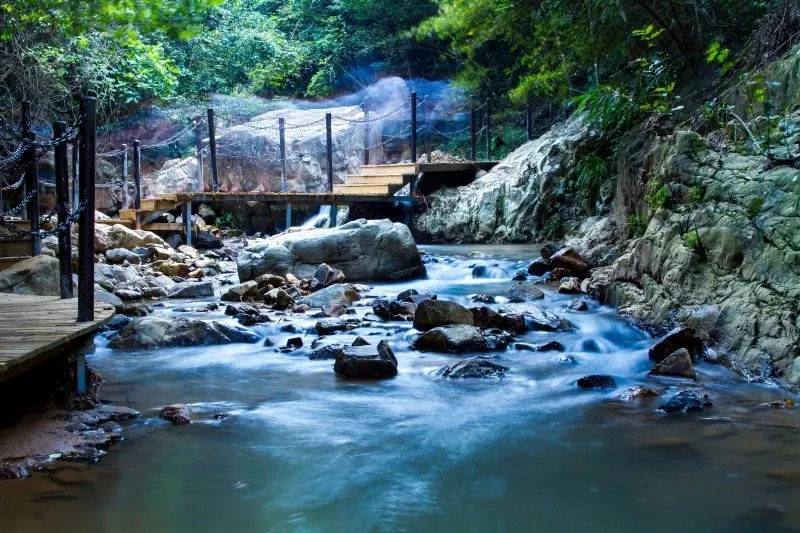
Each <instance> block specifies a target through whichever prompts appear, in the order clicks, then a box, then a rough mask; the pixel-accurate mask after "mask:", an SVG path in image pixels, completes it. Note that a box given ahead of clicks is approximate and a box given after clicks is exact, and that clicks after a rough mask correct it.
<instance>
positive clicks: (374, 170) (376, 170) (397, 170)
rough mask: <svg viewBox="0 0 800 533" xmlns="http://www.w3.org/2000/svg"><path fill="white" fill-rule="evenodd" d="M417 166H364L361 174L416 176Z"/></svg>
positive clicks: (409, 164) (403, 164)
mask: <svg viewBox="0 0 800 533" xmlns="http://www.w3.org/2000/svg"><path fill="white" fill-rule="evenodd" d="M415 172H416V165H414V164H413V163H396V164H393V165H362V166H361V174H362V175H364V174H373V175H375V174H379V175H382V176H385V175H387V174H388V175H390V176H391V175H392V174H414V173H415Z"/></svg>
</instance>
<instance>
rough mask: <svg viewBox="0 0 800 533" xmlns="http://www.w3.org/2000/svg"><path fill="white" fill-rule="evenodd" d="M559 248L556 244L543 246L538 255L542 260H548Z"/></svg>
mask: <svg viewBox="0 0 800 533" xmlns="http://www.w3.org/2000/svg"><path fill="white" fill-rule="evenodd" d="M559 249H560V248H559V246H558V245H557V244H552V243H551V244H545V245H544V246H542V249H541V250H539V255H541V256H542V259H548V260H549V259H550V258H551V257H553V255H554V254H555V253H556V252H558V250H559Z"/></svg>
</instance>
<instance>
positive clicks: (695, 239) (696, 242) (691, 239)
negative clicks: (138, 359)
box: [683, 230, 700, 251]
mask: <svg viewBox="0 0 800 533" xmlns="http://www.w3.org/2000/svg"><path fill="white" fill-rule="evenodd" d="M683 244H684V245H685V246H686V247H687V248H688V249H689V250H692V251H696V250H698V248H699V246H700V236H699V235H698V234H697V231H694V230H692V231H690V232H689V233H687V234H685V235H684V236H683Z"/></svg>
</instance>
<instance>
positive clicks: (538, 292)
mask: <svg viewBox="0 0 800 533" xmlns="http://www.w3.org/2000/svg"><path fill="white" fill-rule="evenodd" d="M507 294H508V300H509V301H510V302H515V303H519V302H532V301H535V300H542V299H544V292H542V289H540V288H539V287H537V286H536V285H535V284H534V283H533V282H532V281H520V282H517V283H515V284H514V285H512V286H511V288H510V289H508V291H507Z"/></svg>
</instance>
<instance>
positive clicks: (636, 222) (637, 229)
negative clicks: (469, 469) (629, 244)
mask: <svg viewBox="0 0 800 533" xmlns="http://www.w3.org/2000/svg"><path fill="white" fill-rule="evenodd" d="M649 223H650V220H649V219H648V218H647V216H646V215H643V214H640V213H635V214H633V215H630V216H629V217H628V237H629V238H631V239H632V238H635V237H641V236H642V235H644V232H645V231H647V225H648V224H649Z"/></svg>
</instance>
